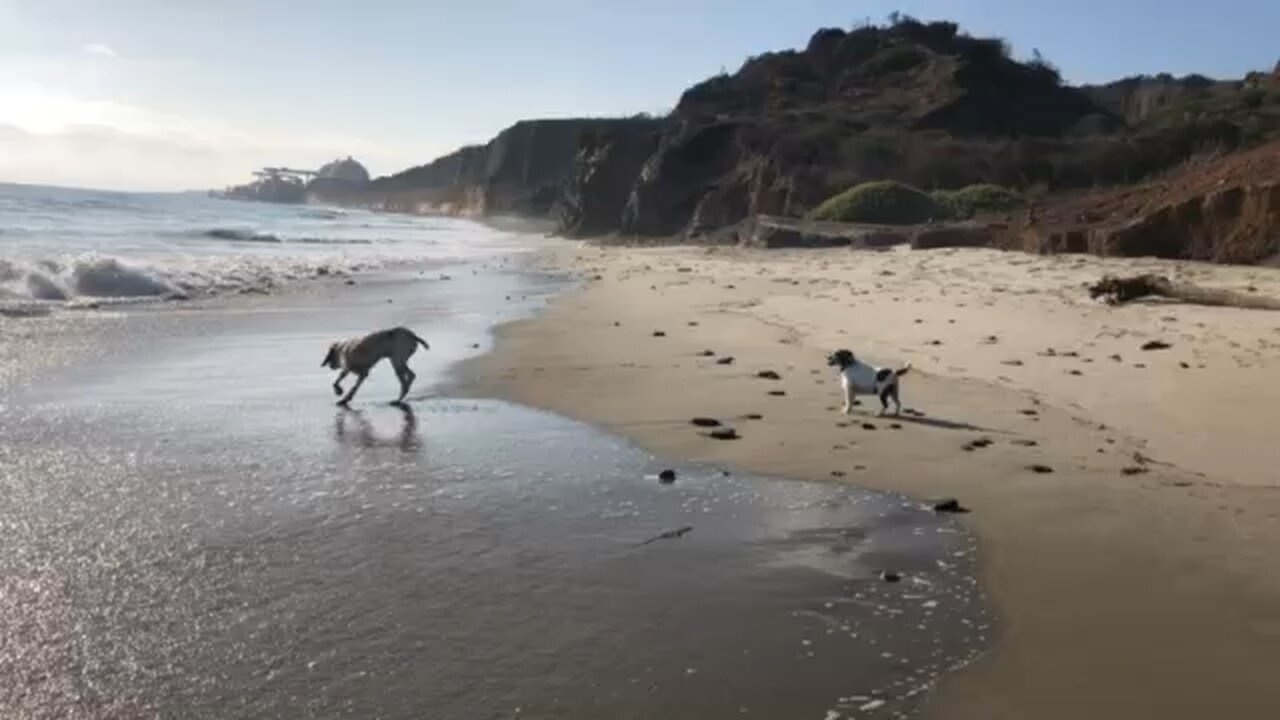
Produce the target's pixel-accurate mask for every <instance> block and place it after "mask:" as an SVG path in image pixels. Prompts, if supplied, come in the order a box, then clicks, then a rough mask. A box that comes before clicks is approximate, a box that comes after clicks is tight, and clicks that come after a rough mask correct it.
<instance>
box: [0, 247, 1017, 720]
mask: <svg viewBox="0 0 1280 720" xmlns="http://www.w3.org/2000/svg"><path fill="white" fill-rule="evenodd" d="M472 270H474V271H475V274H472V272H471V271H472ZM446 278H448V279H446ZM563 287H564V280H563V279H562V278H561V277H558V276H556V275H540V274H531V273H526V272H518V271H510V270H504V269H501V268H500V267H498V266H497V265H496V264H495V265H492V266H489V267H484V266H478V265H477V266H469V265H461V266H456V267H448V268H433V269H432V271H430V272H427V273H425V274H423V275H421V276H416V275H413V274H402V275H394V276H386V277H381V278H361V279H360V280H359V282H358V284H356V285H355V286H347V285H345V284H344V283H342V282H334V283H316V284H313V285H310V286H308V287H305V288H299V289H297V290H296V291H295V292H292V293H289V294H287V295H277V296H266V297H244V298H238V299H233V300H223V301H208V302H202V303H193V304H191V305H188V306H184V307H176V308H175V307H166V308H134V309H130V308H124V309H106V310H102V311H86V312H82V313H68V314H61V315H58V316H55V317H50V318H26V319H15V318H3V319H0V322H2V323H4V325H3V326H2V328H0V329H3V330H4V332H5V333H6V334H5V336H4V337H6V339H12V338H17V337H21V338H22V340H21V343H22V345H21V348H22V351H21V352H14V348H15V347H17V345H16V344H14V345H7V346H6V351H5V352H4V353H3V354H2V355H3V357H4V358H5V359H6V361H14V360H16V364H11V365H9V366H8V368H9V372H7V374H6V375H5V377H6V385H5V394H4V398H3V401H2V402H0V416H2V417H3V422H2V423H0V485H2V486H3V488H4V494H3V502H2V503H0V534H3V537H4V538H5V543H4V550H3V552H0V636H3V637H4V638H5V642H4V644H3V646H2V647H0V674H3V675H4V676H5V677H6V678H9V681H8V682H6V683H4V684H3V686H0V714H3V715H6V716H9V715H12V716H15V717H30V718H65V717H86V718H108V717H142V716H159V717H210V718H266V717H382V718H417V717H424V716H430V717H458V718H461V717H468V718H472V717H474V718H498V717H504V718H506V717H528V718H587V717H617V718H717V717H740V716H741V715H742V714H744V713H745V714H750V715H754V716H757V717H780V716H791V715H798V716H809V717H823V716H827V717H841V716H848V717H864V716H868V717H869V716H874V715H881V716H891V715H893V714H897V713H909V712H911V711H912V710H913V709H914V708H915V707H917V706H918V705H919V703H920V702H921V701H922V699H923V697H924V693H925V691H926V690H927V689H929V688H930V687H931V686H932V685H933V683H934V681H935V680H936V679H937V678H938V677H940V676H942V675H943V674H944V673H945V672H946V671H947V670H948V669H950V668H953V667H956V666H962V665H964V664H965V663H967V662H969V661H971V660H972V659H973V658H974V657H975V656H976V655H977V653H978V652H980V651H981V650H982V648H984V647H985V646H986V643H987V641H988V639H989V636H990V634H991V632H992V631H991V628H990V620H989V618H988V617H987V614H986V611H985V608H984V605H983V597H982V594H981V593H980V591H979V589H978V587H977V585H976V581H975V574H974V572H973V564H974V562H975V560H974V557H975V553H974V542H973V539H972V537H971V536H970V535H969V534H968V533H967V532H965V531H964V530H963V529H962V528H960V527H959V526H958V525H957V524H956V523H955V522H954V521H953V519H952V517H951V516H945V515H938V514H936V513H934V512H932V510H931V509H930V508H928V507H927V506H925V505H922V504H921V503H919V502H917V501H914V500H911V499H908V498H904V497H902V496H899V495H895V494H886V493H875V492H867V491H862V490H859V489H857V488H852V487H848V486H842V485H835V484H827V483H803V482H786V481H781V482H780V481H776V480H769V479H767V478H764V477H761V476H758V475H752V474H743V473H740V472H738V471H737V470H732V469H726V467H725V466H721V465H718V464H705V463H690V462H684V461H674V462H673V461H671V460H661V459H659V458H658V457H655V456H654V455H652V454H650V453H648V452H646V451H643V450H640V449H638V448H636V447H635V446H633V445H630V444H629V443H627V442H626V441H623V440H621V439H619V438H617V437H615V436H610V435H606V434H604V433H602V432H600V431H598V430H595V429H593V428H591V427H588V426H585V425H581V424H579V423H576V422H574V421H571V420H567V419H564V418H562V417H558V416H555V415H551V414H548V413H545V412H539V411H535V410H530V409H527V408H522V407H520V406H516V405H512V404H509V403H506V402H502V401H494V400H467V399H465V398H460V397H459V396H457V395H456V393H454V392H453V391H452V389H451V388H452V387H454V386H453V385H451V384H450V382H449V379H450V378H451V377H452V374H453V372H454V364H455V363H456V362H457V361H459V360H461V359H464V358H467V357H475V356H477V355H479V354H480V353H482V352H484V351H485V350H486V349H487V348H488V346H489V343H490V338H489V329H490V328H491V327H492V326H493V325H494V324H496V323H499V322H504V321H508V320H512V319H513V318H515V317H519V316H520V315H522V314H525V313H527V312H529V311H530V310H531V309H532V308H533V307H535V306H537V304H539V303H540V302H542V300H543V299H544V298H546V297H548V296H549V295H550V294H552V293H555V292H557V291H559V290H560V289H561V288H563ZM399 323H403V324H406V325H409V326H411V327H414V328H415V329H417V330H419V331H420V332H422V333H423V334H424V335H426V336H427V337H428V338H429V339H430V341H431V343H432V351H431V352H430V353H420V354H418V355H416V356H415V357H414V358H413V360H412V361H411V365H412V366H413V367H414V368H415V370H416V371H417V372H418V375H419V379H418V384H417V386H416V387H415V390H414V391H413V392H412V393H411V395H410V397H409V404H408V406H407V407H406V408H404V409H398V408H395V407H390V406H388V405H387V404H386V400H387V399H389V398H392V397H394V395H395V382H394V379H393V377H392V375H391V373H390V371H389V370H387V369H386V368H381V369H380V370H375V372H374V374H373V375H372V376H371V379H370V381H369V382H368V383H366V384H365V386H364V388H362V390H361V393H360V395H359V396H358V397H357V399H356V402H355V403H354V404H353V407H352V409H351V410H343V409H339V408H335V407H334V406H333V404H332V402H333V398H332V396H331V394H330V391H329V388H328V384H329V382H330V381H331V379H332V376H331V374H330V373H328V372H326V371H323V370H322V369H320V368H319V367H318V365H319V360H320V357H321V355H322V354H323V348H324V347H325V345H326V344H327V343H328V342H329V341H330V340H331V339H333V338H335V337H342V336H345V335H350V334H354V333H359V332H364V331H367V330H368V329H369V327H370V326H386V325H392V324H399ZM41 343H44V344H43V345H41ZM669 457H675V456H669ZM665 468H672V469H674V470H676V472H677V474H678V477H677V480H676V481H675V483H674V484H671V485H664V484H661V483H659V482H658V480H657V479H656V477H655V475H656V473H657V472H658V471H659V470H661V469H665ZM685 528H690V529H689V530H687V531H684V529H685ZM672 531H675V532H672ZM664 535H665V536H664ZM886 570H888V571H892V572H894V573H897V574H898V575H900V576H901V580H899V581H897V582H886V581H885V580H883V579H882V578H881V572H882V571H886Z"/></svg>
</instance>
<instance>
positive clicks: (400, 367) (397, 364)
mask: <svg viewBox="0 0 1280 720" xmlns="http://www.w3.org/2000/svg"><path fill="white" fill-rule="evenodd" d="M391 365H392V367H394V368H395V371H396V377H397V378H400V397H398V398H396V403H397V404H398V403H403V402H404V396H405V395H408V394H409V386H410V385H412V384H413V379H414V378H416V377H417V375H415V374H414V373H413V371H412V370H410V369H409V366H408V365H407V364H405V362H404V361H403V360H396V359H393V360H392V361H391Z"/></svg>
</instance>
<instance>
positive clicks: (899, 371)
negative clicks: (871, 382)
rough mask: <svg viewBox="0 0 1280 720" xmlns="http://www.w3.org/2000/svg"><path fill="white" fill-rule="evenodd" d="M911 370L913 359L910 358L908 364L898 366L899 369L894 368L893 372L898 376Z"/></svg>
mask: <svg viewBox="0 0 1280 720" xmlns="http://www.w3.org/2000/svg"><path fill="white" fill-rule="evenodd" d="M909 372H911V361H910V360H908V361H907V364H906V365H903V366H902V367H900V368H898V369H897V370H894V371H893V374H894V375H897V376H898V377H902V376H903V375H906V374H907V373H909Z"/></svg>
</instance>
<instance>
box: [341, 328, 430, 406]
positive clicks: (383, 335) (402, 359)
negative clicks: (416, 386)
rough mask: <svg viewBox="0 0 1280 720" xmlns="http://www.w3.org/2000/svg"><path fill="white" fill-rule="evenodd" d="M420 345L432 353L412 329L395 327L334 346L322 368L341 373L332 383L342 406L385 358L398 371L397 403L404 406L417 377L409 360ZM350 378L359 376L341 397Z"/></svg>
mask: <svg viewBox="0 0 1280 720" xmlns="http://www.w3.org/2000/svg"><path fill="white" fill-rule="evenodd" d="M419 345H421V346H422V347H423V348H425V349H427V350H430V349H431V346H430V345H428V344H427V341H426V340H423V339H422V338H420V337H418V336H417V334H416V333H414V332H413V331H412V330H410V329H409V328H405V327H394V328H390V329H388V330H379V331H377V332H373V333H369V334H368V335H365V336H364V337H359V338H351V339H349V340H340V341H338V342H336V343H333V344H332V345H330V346H329V352H328V353H327V354H325V356H324V360H322V361H321V362H320V366H321V367H327V368H330V369H333V370H340V371H341V372H339V373H338V379H337V380H334V381H333V394H334V395H338V396H341V397H342V399H341V400H339V401H338V404H339V405H346V404H347V403H349V402H351V398H353V397H355V396H356V391H357V390H359V389H360V386H361V385H363V384H364V380H365V378H367V377H369V371H370V370H372V369H373V366H374V365H377V364H378V363H380V362H382V359H383V358H386V359H387V360H390V361H391V367H392V368H393V369H395V371H396V377H397V378H398V379H399V380H400V397H398V398H396V400H395V401H396V403H403V402H404V396H405V395H408V394H409V386H410V385H412V384H413V379H414V378H415V377H417V376H416V375H414V372H413V371H412V370H410V369H409V358H411V357H413V353H414V351H416V350H417V349H418V346H419ZM348 374H351V375H355V376H356V384H355V385H352V386H351V389H350V390H348V391H347V394H346V395H342V381H343V380H345V379H346V377H347V375H348Z"/></svg>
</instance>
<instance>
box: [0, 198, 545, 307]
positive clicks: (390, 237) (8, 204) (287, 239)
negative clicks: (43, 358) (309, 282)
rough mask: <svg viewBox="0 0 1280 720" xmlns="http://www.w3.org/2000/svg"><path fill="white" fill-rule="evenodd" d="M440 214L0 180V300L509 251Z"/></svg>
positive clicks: (263, 281) (208, 283)
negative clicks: (370, 210) (415, 213)
mask: <svg viewBox="0 0 1280 720" xmlns="http://www.w3.org/2000/svg"><path fill="white" fill-rule="evenodd" d="M474 228H475V226H474V225H472V224H470V223H462V222H459V221H456V220H451V219H446V218H424V217H416V216H412V215H392V214H375V213H370V212H364V211H360V210H347V209H337V208H321V207H312V206H305V205H273V204H269V203H248V202H232V201H226V200H220V199H216V198H211V197H208V196H206V195H203V194H198V193H182V194H176V193H121V192H106V191H96V190H79V189H69V188H50V187H40V186H28V185H10V184H3V183H0V304H3V305H0V307H3V306H8V307H14V306H26V307H31V306H40V305H72V306H74V305H76V304H77V303H79V304H83V303H86V302H97V303H101V302H104V301H106V302H128V301H138V300H164V299H186V298H191V297H199V296H209V295H215V294H226V293H236V292H261V291H266V290H271V289H273V288H277V287H280V286H282V285H285V284H287V283H290V282H293V281H297V280H302V279H308V278H314V277H316V276H318V275H328V274H345V273H353V272H368V271H372V270H378V269H385V268H389V267H395V266H403V265H405V264H407V263H422V262H428V261H450V260H461V259H466V258H475V257H479V256H482V255H486V254H492V253H494V252H499V251H504V252H515V251H517V250H519V249H520V248H521V247H522V245H520V244H519V243H517V242H514V241H512V240H511V238H510V236H508V235H506V234H503V233H498V232H488V233H485V234H483V235H477V233H476V232H475V230H474Z"/></svg>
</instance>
